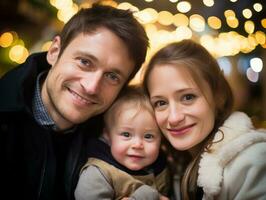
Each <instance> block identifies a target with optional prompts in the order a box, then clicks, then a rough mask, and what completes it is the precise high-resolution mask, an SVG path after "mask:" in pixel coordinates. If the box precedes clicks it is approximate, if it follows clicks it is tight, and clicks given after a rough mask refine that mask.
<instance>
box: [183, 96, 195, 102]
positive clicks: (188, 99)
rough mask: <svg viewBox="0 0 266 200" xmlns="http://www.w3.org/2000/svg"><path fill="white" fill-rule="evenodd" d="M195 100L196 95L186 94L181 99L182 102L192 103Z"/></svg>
mask: <svg viewBox="0 0 266 200" xmlns="http://www.w3.org/2000/svg"><path fill="white" fill-rule="evenodd" d="M195 98H196V95H194V94H186V95H184V96H183V97H182V100H184V101H192V100H194V99H195Z"/></svg>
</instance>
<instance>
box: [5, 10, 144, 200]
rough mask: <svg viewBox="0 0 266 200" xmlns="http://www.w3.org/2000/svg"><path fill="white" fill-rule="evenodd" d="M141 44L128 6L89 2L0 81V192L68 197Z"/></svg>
mask: <svg viewBox="0 0 266 200" xmlns="http://www.w3.org/2000/svg"><path fill="white" fill-rule="evenodd" d="M147 46H148V38H147V36H146V33H145V31H144V29H143V27H142V26H141V25H140V24H139V23H138V22H137V20H136V19H134V17H133V15H132V13H131V12H129V11H124V10H119V9H115V8H112V7H108V6H99V5H95V6H93V7H92V8H90V9H82V10H80V11H79V12H78V13H77V14H76V15H74V16H73V17H72V18H71V19H70V21H69V22H68V23H67V24H66V25H65V26H64V28H63V30H62V32H61V34H60V36H56V37H55V38H54V40H53V43H52V45H51V47H50V49H49V50H48V52H47V53H37V54H33V55H32V56H30V57H29V58H28V59H27V61H26V62H25V63H24V64H22V65H21V66H19V67H17V68H16V69H14V70H11V71H10V72H8V73H7V74H6V75H5V76H4V77H2V79H0V93H1V98H0V133H1V135H0V148H1V151H0V154H1V155H0V156H1V170H0V175H1V177H0V181H1V183H2V184H1V185H2V188H1V190H3V191H2V192H1V194H2V195H3V196H4V195H7V196H6V198H7V199H15V198H17V199H18V198H24V199H27V200H29V199H49V200H52V199H73V198H74V197H73V193H74V188H75V186H76V183H77V180H78V176H79V171H80V168H81V166H82V165H83V164H84V163H85V161H86V141H88V137H92V136H93V135H95V133H96V129H95V125H99V124H100V120H99V119H98V117H96V116H97V115H98V116H99V114H101V113H103V112H104V111H105V110H106V109H107V108H108V107H109V106H110V105H111V104H112V102H113V101H114V99H115V98H116V97H117V95H118V93H119V92H120V90H121V89H122V88H123V86H124V85H126V84H127V83H128V82H129V80H130V79H131V78H132V77H134V75H135V74H136V72H137V71H138V70H139V68H140V66H141V64H142V63H143V62H144V60H145V56H146V50H147ZM88 119H89V120H88ZM88 127H90V129H88ZM85 128H86V131H85ZM96 151H97V150H96Z"/></svg>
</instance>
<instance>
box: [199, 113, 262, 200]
mask: <svg viewBox="0 0 266 200" xmlns="http://www.w3.org/2000/svg"><path fill="white" fill-rule="evenodd" d="M219 130H221V131H222V133H223V135H224V138H223V140H222V141H220V142H217V143H213V145H212V146H211V148H210V151H208V152H204V153H203V154H202V158H201V161H200V163H199V171H198V174H199V175H198V182H197V184H198V186H200V187H202V188H203V191H204V197H205V199H214V197H215V196H216V195H217V194H219V192H220V190H221V183H222V180H223V170H224V168H225V167H226V165H227V164H228V163H229V162H230V161H231V160H232V159H234V158H235V157H236V156H237V155H238V154H239V153H240V152H241V151H243V150H244V149H245V148H247V147H248V146H250V145H252V144H254V143H257V142H260V141H266V134H265V133H260V132H256V131H254V127H253V125H252V122H251V120H250V118H249V117H248V116H247V115H246V114H244V113H242V112H234V113H233V114H232V115H231V116H230V117H229V118H228V119H227V120H226V121H225V122H224V124H223V126H221V127H220V128H219ZM221 131H218V132H217V133H216V134H215V137H214V141H219V140H220V139H221V137H222V133H221ZM210 177H211V179H210Z"/></svg>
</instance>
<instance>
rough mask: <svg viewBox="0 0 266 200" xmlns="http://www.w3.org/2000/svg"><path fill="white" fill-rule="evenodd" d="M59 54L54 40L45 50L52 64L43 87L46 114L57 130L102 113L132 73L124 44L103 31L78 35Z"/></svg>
mask: <svg viewBox="0 0 266 200" xmlns="http://www.w3.org/2000/svg"><path fill="white" fill-rule="evenodd" d="M59 52H60V38H59V37H56V38H55V40H54V41H53V44H52V46H51V48H50V50H49V51H48V54H47V60H48V62H49V63H50V64H51V65H52V68H51V70H50V71H49V73H48V75H47V78H46V80H45V82H44V84H43V87H42V99H43V102H44V105H45V107H46V108H47V110H48V113H49V114H50V116H51V117H52V118H53V120H54V121H55V123H56V124H57V126H58V127H59V128H60V129H66V128H69V127H71V126H73V125H74V124H79V123H82V122H84V121H86V120H87V119H89V118H90V117H92V116H95V115H97V114H100V113H102V112H104V111H105V110H106V109H107V108H108V107H109V106H110V104H111V103H112V102H113V100H114V99H115V98H116V96H117V95H118V93H119V91H120V90H121V88H122V87H123V85H124V84H125V82H126V81H127V79H128V77H129V75H130V74H131V72H132V71H133V68H134V62H133V61H132V59H130V57H129V54H128V50H127V47H126V46H125V44H124V43H123V41H122V40H121V39H120V38H119V37H117V36H116V35H115V34H114V33H112V32H111V31H109V30H108V29H106V28H99V29H97V30H96V31H95V32H93V33H89V34H83V33H81V34H79V35H77V36H76V37H75V38H74V39H73V40H72V41H71V42H70V43H69V45H68V46H67V47H66V49H65V50H64V52H63V54H62V55H61V57H60V58H58V54H59Z"/></svg>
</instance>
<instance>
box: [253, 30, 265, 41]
mask: <svg viewBox="0 0 266 200" xmlns="http://www.w3.org/2000/svg"><path fill="white" fill-rule="evenodd" d="M255 38H256V40H257V42H258V43H259V44H265V42H266V37H265V33H263V32H262V31H257V32H256V33H255Z"/></svg>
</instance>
